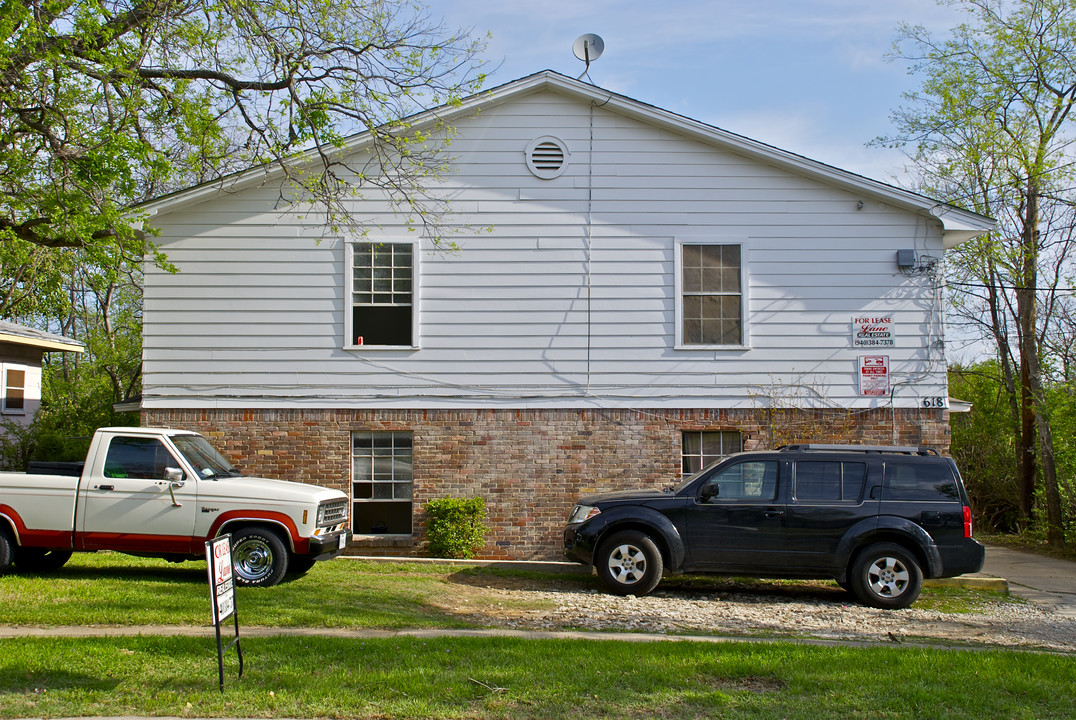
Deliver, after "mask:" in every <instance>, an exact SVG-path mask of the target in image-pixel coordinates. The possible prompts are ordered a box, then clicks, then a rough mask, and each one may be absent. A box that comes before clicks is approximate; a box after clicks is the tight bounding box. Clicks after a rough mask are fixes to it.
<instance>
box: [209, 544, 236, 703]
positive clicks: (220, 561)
mask: <svg viewBox="0 0 1076 720" xmlns="http://www.w3.org/2000/svg"><path fill="white" fill-rule="evenodd" d="M205 557H206V564H207V567H208V570H209V604H210V608H211V611H212V614H213V627H214V628H216V631H217V669H218V671H219V674H220V691H221V692H224V653H225V652H227V651H228V650H231V649H232V646H235V654H236V655H237V656H238V657H239V679H240V680H241V679H242V678H243V648H242V646H241V645H240V644H239V613H237V612H236V609H235V581H234V580H233V576H232V536H231V535H230V534H229V535H221V536H220V537H218V538H214V539H212V540H209V541H208V542H206V544H205ZM229 615H231V616H232V620H233V621H234V624H235V637H234V638H233V639H232V640H231V642H229V643H228V645H227V646H224V645H223V644H222V642H221V637H220V635H221V633H220V627H221V622H222V621H223V620H224V619H225V618H227V617H228V616H229Z"/></svg>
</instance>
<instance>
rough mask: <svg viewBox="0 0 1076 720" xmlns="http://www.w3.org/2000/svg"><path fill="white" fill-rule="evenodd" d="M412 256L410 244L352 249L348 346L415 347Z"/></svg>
mask: <svg viewBox="0 0 1076 720" xmlns="http://www.w3.org/2000/svg"><path fill="white" fill-rule="evenodd" d="M414 255H415V253H414V246H413V245H411V244H410V243H387V242H385V243H354V244H353V245H352V248H351V277H350V284H351V325H350V328H349V330H348V334H349V336H350V337H349V338H348V342H347V344H348V345H356V346H357V345H393V346H399V345H404V346H408V347H411V346H413V345H414V344H415V342H414V321H415V316H414V307H415V303H414V265H415V263H414Z"/></svg>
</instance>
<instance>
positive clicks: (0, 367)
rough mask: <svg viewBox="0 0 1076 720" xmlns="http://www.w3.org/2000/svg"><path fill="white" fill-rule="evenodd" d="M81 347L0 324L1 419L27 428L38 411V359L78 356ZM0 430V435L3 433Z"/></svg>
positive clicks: (79, 344) (14, 326)
mask: <svg viewBox="0 0 1076 720" xmlns="http://www.w3.org/2000/svg"><path fill="white" fill-rule="evenodd" d="M85 349H86V348H85V346H84V345H83V344H82V343H79V342H75V341H74V340H70V339H68V338H65V337H63V336H62V335H54V334H52V333H47V332H42V331H40V330H34V329H32V328H28V327H25V326H23V325H18V324H16V323H13V322H8V321H6V320H0V383H2V384H3V385H2V388H0V418H2V419H3V420H6V421H13V422H17V423H20V424H23V425H28V424H30V421H31V420H33V419H34V415H35V414H36V413H37V410H38V408H39V407H41V359H42V357H43V356H44V354H45V353H46V352H50V351H57V350H58V351H62V352H76V353H80V352H82V351H83V350H85ZM2 431H3V430H2V428H0V432H2Z"/></svg>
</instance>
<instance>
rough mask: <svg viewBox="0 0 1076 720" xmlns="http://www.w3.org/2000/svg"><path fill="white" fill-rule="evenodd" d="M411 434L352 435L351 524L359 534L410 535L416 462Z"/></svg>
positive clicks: (371, 433) (377, 433)
mask: <svg viewBox="0 0 1076 720" xmlns="http://www.w3.org/2000/svg"><path fill="white" fill-rule="evenodd" d="M411 444H412V443H411V433H409V432H357V433H352V435H351V499H352V503H351V523H352V532H354V533H355V534H356V535H410V534H411V497H412V481H413V477H414V473H413V471H414V463H413V461H412V452H411Z"/></svg>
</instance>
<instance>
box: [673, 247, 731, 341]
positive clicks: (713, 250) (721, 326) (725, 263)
mask: <svg viewBox="0 0 1076 720" xmlns="http://www.w3.org/2000/svg"><path fill="white" fill-rule="evenodd" d="M682 248H683V258H682V260H683V262H682V268H683V277H682V284H681V292H682V293H683V298H682V302H683V343H684V345H741V344H742V343H743V289H742V288H741V282H740V246H739V245H683V246H682Z"/></svg>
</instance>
